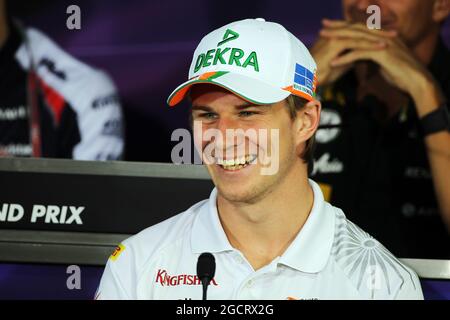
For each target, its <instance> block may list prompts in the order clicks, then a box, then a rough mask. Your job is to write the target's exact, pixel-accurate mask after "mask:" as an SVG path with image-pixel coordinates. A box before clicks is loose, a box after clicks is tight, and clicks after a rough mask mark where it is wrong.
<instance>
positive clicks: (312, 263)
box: [279, 179, 335, 273]
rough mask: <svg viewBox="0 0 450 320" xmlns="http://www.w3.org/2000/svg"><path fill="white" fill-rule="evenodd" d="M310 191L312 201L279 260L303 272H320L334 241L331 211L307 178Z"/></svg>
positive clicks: (316, 186)
mask: <svg viewBox="0 0 450 320" xmlns="http://www.w3.org/2000/svg"><path fill="white" fill-rule="evenodd" d="M309 184H310V186H311V187H312V189H313V192H314V203H313V207H312V209H311V212H310V214H309V216H308V219H307V220H306V222H305V224H304V225H303V227H302V229H301V230H300V232H299V233H298V235H297V236H296V237H295V239H294V241H293V242H292V243H291V244H290V246H289V247H288V248H287V250H286V251H285V252H284V254H283V255H282V256H281V258H280V260H279V263H281V264H284V265H287V266H289V267H291V268H294V269H297V270H299V271H302V272H307V273H317V272H319V271H321V270H322V269H323V268H324V267H325V265H326V264H327V262H328V259H329V257H330V253H331V248H332V245H333V240H334V227H335V214H334V212H333V207H332V206H331V205H330V204H329V203H327V202H325V201H324V199H323V194H322V191H321V190H320V187H319V185H318V184H317V183H315V182H314V181H313V180H311V179H309Z"/></svg>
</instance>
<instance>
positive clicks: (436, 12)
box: [433, 0, 450, 23]
mask: <svg viewBox="0 0 450 320" xmlns="http://www.w3.org/2000/svg"><path fill="white" fill-rule="evenodd" d="M449 14H450V0H435V1H434V5H433V21H434V22H436V23H441V22H443V21H444V20H445V19H447V17H448V15H449Z"/></svg>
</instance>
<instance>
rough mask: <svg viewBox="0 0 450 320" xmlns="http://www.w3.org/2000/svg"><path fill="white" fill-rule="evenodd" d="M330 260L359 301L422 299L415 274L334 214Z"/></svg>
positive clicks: (340, 213) (376, 242)
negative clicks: (353, 290) (334, 221)
mask: <svg viewBox="0 0 450 320" xmlns="http://www.w3.org/2000/svg"><path fill="white" fill-rule="evenodd" d="M335 214H336V224H335V234H334V241H333V245H332V250H331V257H332V259H333V260H334V262H335V264H336V266H337V267H338V268H339V269H340V270H341V271H342V273H343V275H344V276H345V277H346V278H347V279H348V281H350V283H351V284H352V286H353V287H354V288H355V289H356V290H357V291H358V293H359V295H360V296H361V298H362V299H421V298H422V290H421V287H420V282H419V279H418V277H417V275H416V273H415V272H414V271H413V270H412V269H410V268H409V267H407V266H406V265H404V264H403V263H402V262H400V261H399V260H398V259H397V258H396V257H395V256H394V255H393V254H392V253H391V252H389V250H387V249H386V248H385V247H384V246H383V245H382V244H381V243H380V242H379V241H378V240H376V239H375V238H373V237H372V236H371V235H369V234H368V233H367V232H365V231H364V230H362V229H361V228H360V227H358V226H357V225H356V224H354V223H352V222H351V221H350V220H348V219H347V218H346V216H345V214H344V213H343V212H342V210H340V209H337V210H335Z"/></svg>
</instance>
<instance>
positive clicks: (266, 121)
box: [191, 84, 299, 203]
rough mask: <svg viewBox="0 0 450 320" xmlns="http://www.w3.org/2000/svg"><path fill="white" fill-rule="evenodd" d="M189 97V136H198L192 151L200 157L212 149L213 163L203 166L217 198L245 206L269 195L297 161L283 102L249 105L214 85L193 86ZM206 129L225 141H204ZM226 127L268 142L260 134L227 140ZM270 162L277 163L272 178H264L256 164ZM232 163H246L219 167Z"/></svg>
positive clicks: (291, 127)
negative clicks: (198, 126) (191, 130)
mask: <svg viewBox="0 0 450 320" xmlns="http://www.w3.org/2000/svg"><path fill="white" fill-rule="evenodd" d="M191 98H192V119H193V121H194V135H197V137H198V135H199V134H201V135H202V137H203V138H202V139H201V140H202V141H201V142H200V143H199V140H197V148H201V149H202V155H203V159H205V154H206V150H207V149H209V150H212V149H214V150H215V151H214V152H213V153H212V155H213V158H214V162H215V163H212V164H208V163H207V162H206V161H205V162H206V163H207V168H208V171H209V173H210V175H211V178H212V180H213V182H214V184H215V185H216V187H217V189H218V191H219V194H220V195H221V196H222V197H224V198H225V199H227V200H229V201H235V202H247V203H253V202H256V201H258V199H261V198H262V197H264V195H266V194H268V193H270V192H271V191H273V190H274V189H275V188H276V187H277V185H278V184H279V183H280V182H281V181H283V178H284V177H285V176H286V174H287V173H288V172H289V170H290V169H291V168H292V166H293V164H294V163H295V161H299V158H298V157H297V156H296V154H297V153H296V146H295V138H294V129H293V127H294V125H293V121H292V120H291V118H290V116H289V112H288V109H287V106H286V103H287V102H286V101H281V102H278V103H275V104H273V105H252V104H251V103H249V102H247V101H246V100H243V99H241V98H240V97H238V96H236V95H234V94H232V93H230V92H229V91H226V90H224V89H222V88H220V87H218V86H214V85H203V84H202V85H196V86H194V87H193V89H192V92H191ZM196 121H200V122H201V124H202V127H201V132H196V129H195V122H196ZM197 124H198V122H197ZM209 129H213V130H217V132H221V134H222V137H223V138H224V139H223V140H222V141H220V139H215V138H206V139H205V138H204V137H205V134H206V133H207V130H209ZM227 129H242V130H241V132H256V133H260V132H265V133H264V134H265V137H266V139H267V141H264V139H260V136H259V135H256V136H254V135H242V134H241V135H239V134H238V136H240V138H236V139H233V140H231V139H229V141H226V139H225V137H226V136H227V132H226V130H227ZM272 129H276V130H278V138H277V139H274V138H273V137H272V136H271V130H272ZM197 130H198V131H200V130H199V129H197ZM213 130H210V131H213ZM274 140H277V141H274ZM274 143H275V144H278V150H277V151H278V152H274V149H273V148H272V145H273V144H274ZM243 144H244V146H243ZM218 150H220V152H218ZM275 153H278V155H277V154H275ZM269 158H271V161H278V167H277V168H278V170H276V172H275V173H274V174H271V175H263V174H261V169H262V168H263V167H264V165H263V164H261V163H260V160H261V159H264V161H265V160H267V159H269ZM236 159H245V160H246V163H245V164H239V165H237V164H235V165H229V163H228V165H225V164H222V165H220V164H218V163H223V162H225V163H226V161H230V160H236ZM252 159H255V161H254V163H253V164H252V163H250V164H249V163H248V161H251V160H252ZM217 162H218V163H217Z"/></svg>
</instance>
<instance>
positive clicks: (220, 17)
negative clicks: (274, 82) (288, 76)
mask: <svg viewBox="0 0 450 320" xmlns="http://www.w3.org/2000/svg"><path fill="white" fill-rule="evenodd" d="M425 1H426V0H425ZM7 3H8V4H9V7H10V11H12V12H13V13H14V14H15V15H16V16H18V17H20V19H21V20H22V21H23V22H24V23H25V24H26V25H28V26H34V27H36V28H38V29H40V30H42V31H43V32H44V33H46V34H47V35H48V36H50V37H51V38H52V39H54V40H55V41H56V42H57V43H58V44H59V45H61V47H63V48H64V49H65V50H66V51H68V52H69V53H71V54H72V55H73V56H75V57H77V58H79V59H80V60H82V61H84V62H86V63H88V64H90V65H92V66H95V67H98V68H101V69H104V70H105V71H107V72H108V73H109V74H110V75H111V77H112V78H113V80H114V82H115V83H116V85H117V87H118V89H119V94H120V96H121V100H122V105H123V109H124V114H125V121H126V151H125V160H130V161H153V162H171V160H170V151H171V149H172V147H173V146H174V145H175V144H176V142H171V140H170V137H171V133H172V131H173V130H174V129H177V128H187V127H188V122H187V119H188V110H189V109H188V106H187V105H186V103H183V104H182V105H179V106H177V107H175V108H169V107H168V106H167V105H166V99H167V97H168V96H169V94H170V93H171V92H172V90H173V89H175V87H177V86H178V85H179V84H181V83H182V82H183V81H185V80H187V74H188V70H189V65H190V62H191V58H192V54H193V52H194V49H195V47H196V46H197V44H198V42H199V41H200V39H201V38H202V37H203V36H204V35H206V34H207V33H209V32H210V31H212V30H214V29H216V28H218V27H220V26H222V25H225V24H227V23H229V22H232V21H235V20H239V19H245V18H258V17H262V18H265V19H266V20H268V21H274V22H278V23H280V24H282V25H284V26H285V27H286V28H287V29H288V30H289V31H291V32H292V33H293V34H294V35H296V36H297V37H298V38H299V39H301V40H302V41H303V42H304V43H305V44H306V45H307V46H309V45H311V43H312V42H313V41H314V39H315V38H316V35H317V32H318V30H319V29H320V26H321V23H320V21H321V19H322V18H324V17H327V18H340V17H341V16H342V15H341V1H340V0H321V1H291V0H288V1H282V2H280V1H274V0H271V1H269V0H259V1H236V0H227V1H213V0H195V1H183V0H170V1H168V0H128V1H123V0H122V1H120V0H95V1H93V0H91V1H88V0H78V1H76V0H75V1H74V0H70V1H67V0H58V1H56V0H26V1H24V0H7ZM71 4H76V5H78V6H79V7H80V9H81V30H69V29H67V28H66V19H67V18H68V16H69V14H67V13H66V8H67V7H68V6H69V5H71ZM443 37H444V39H445V40H446V41H447V43H450V25H449V23H448V21H447V24H446V25H445V27H444V30H443Z"/></svg>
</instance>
